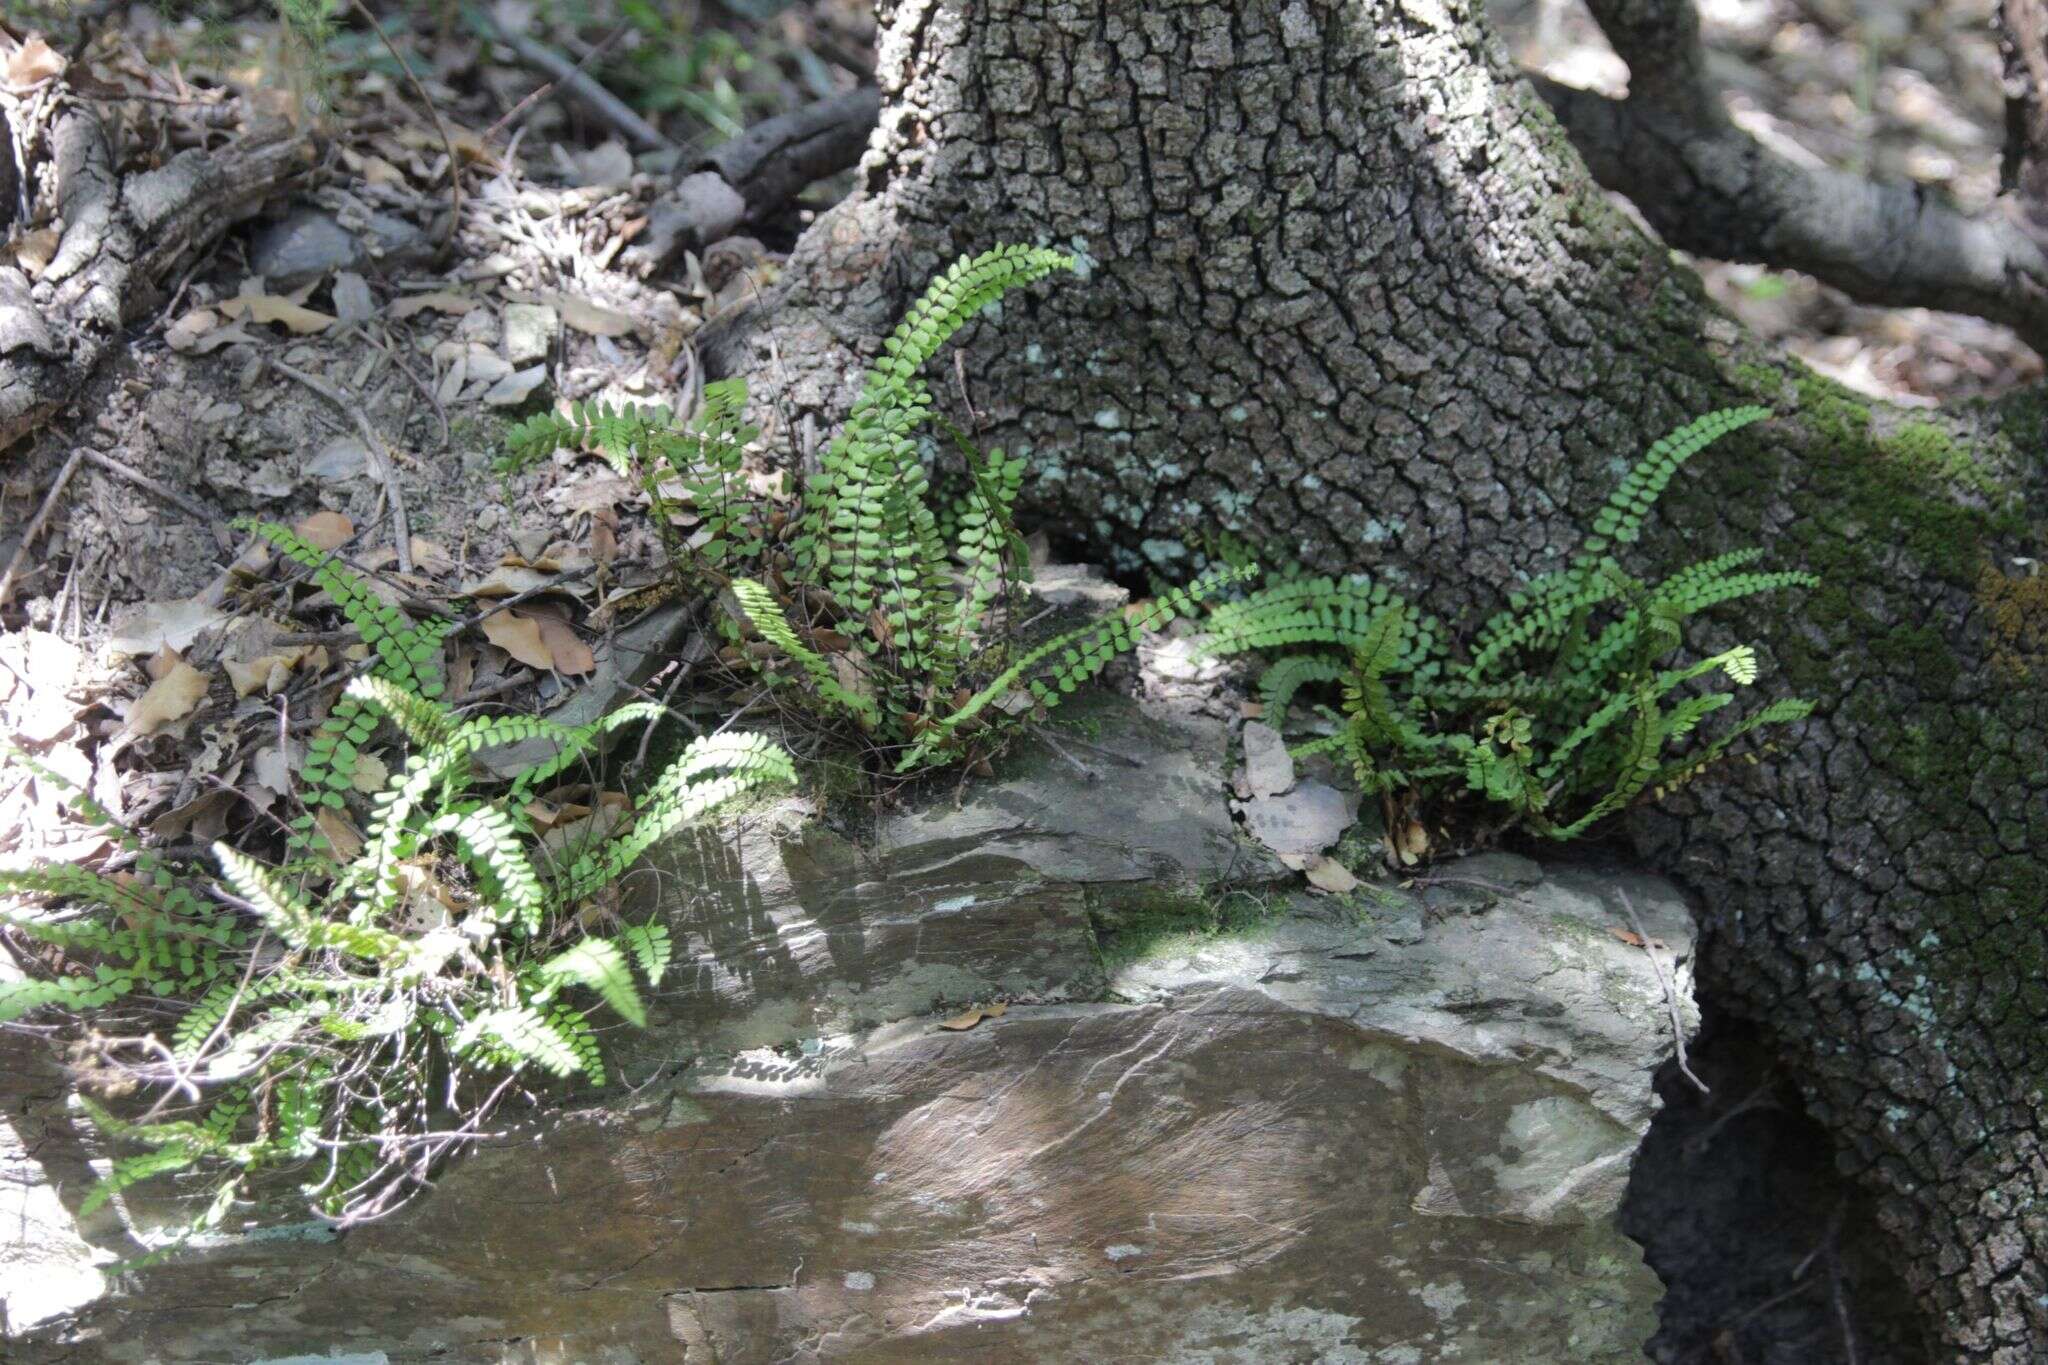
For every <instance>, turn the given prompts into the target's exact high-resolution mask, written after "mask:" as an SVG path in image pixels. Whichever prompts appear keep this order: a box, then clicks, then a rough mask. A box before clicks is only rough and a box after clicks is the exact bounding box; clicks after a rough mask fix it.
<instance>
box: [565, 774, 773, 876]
mask: <svg viewBox="0 0 2048 1365" xmlns="http://www.w3.org/2000/svg"><path fill="white" fill-rule="evenodd" d="M795 784H796V767H795V765H794V764H793V763H791V761H790V757H789V755H788V753H787V752H785V751H784V750H783V748H782V747H781V746H780V745H778V744H776V743H775V742H774V741H772V740H770V739H769V738H768V737H767V736H765V735H751V734H737V733H734V734H723V735H706V736H704V737H703V738H701V739H695V740H692V741H691V742H690V745H689V747H688V748H686V749H684V750H683V752H682V754H681V755H680V756H678V757H677V759H676V760H675V762H673V763H671V764H670V765H669V766H668V768H667V769H666V770H665V771H664V772H663V773H662V774H661V776H660V777H659V778H657V779H656V780H655V781H654V783H653V785H652V786H651V787H650V788H649V790H648V791H647V793H646V794H645V795H644V796H643V797H641V799H640V801H639V802H638V803H637V805H636V808H635V810H634V814H633V824H632V826H631V827H630V828H629V829H627V830H626V832H625V833H623V834H619V835H616V836H614V837H613V838H612V839H611V841H610V842H608V843H606V844H604V845H602V846H600V847H598V848H596V849H591V850H586V851H585V852H583V853H581V854H579V855H578V856H577V858H576V859H575V861H574V862H572V863H571V864H570V865H569V869H568V872H567V873H566V874H565V875H564V876H563V877H562V878H561V880H560V882H559V883H558V886H559V891H558V893H557V899H558V900H559V902H560V903H561V904H563V905H574V904H576V903H577V902H578V901H580V900H582V899H583V898H585V897H586V896H589V895H591V894H592V893H593V892H595V891H596V890H597V889H598V888H599V887H601V886H605V885H607V884H609V883H611V882H614V881H617V880H618V879H619V878H620V877H621V876H623V875H624V873H625V871H626V869H627V868H628V867H630V866H632V865H633V863H634V862H635V861H636V860H637V859H638V858H639V857H640V855H641V854H643V853H645V852H646V851H647V850H648V849H649V848H651V847H653V845H654V842H655V841H656V840H657V839H661V838H663V837H665V836H667V835H668V834H669V833H671V832H672V831H674V830H675V829H677V828H678V827H679V826H681V825H683V824H684V823H686V822H688V821H691V820H697V819H701V818H702V817H704V816H706V815H709V814H710V813H711V812H712V811H714V810H716V809H717V808H718V807H719V806H721V805H724V804H725V803H726V802H728V801H732V800H734V799H736V798H738V797H740V796H743V795H745V794H747V793H749V792H753V791H760V790H763V789H765V788H768V787H771V786H794V785H795Z"/></svg>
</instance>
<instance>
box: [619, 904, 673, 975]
mask: <svg viewBox="0 0 2048 1365" xmlns="http://www.w3.org/2000/svg"><path fill="white" fill-rule="evenodd" d="M619 942H621V943H623V944H625V945H626V951H628V952H629V953H631V954H632V955H633V961H634V962H635V963H636V964H637V965H638V966H639V968H640V975H642V976H644V977H646V978H647V984H648V985H650V986H659V985H660V984H661V978H662V977H663V976H665V975H667V974H668V959H669V951H670V947H671V944H670V942H669V933H668V926H667V925H666V924H663V923H662V922H661V921H659V920H649V921H648V922H647V923H646V924H629V925H627V926H626V927H625V928H623V929H621V930H620V931H619Z"/></svg>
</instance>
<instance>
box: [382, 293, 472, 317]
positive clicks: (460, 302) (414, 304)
mask: <svg viewBox="0 0 2048 1365" xmlns="http://www.w3.org/2000/svg"><path fill="white" fill-rule="evenodd" d="M475 307H476V300H475V299H472V298H468V297H466V296H464V295H461V294H456V293H452V292H450V291H449V290H446V289H436V290H434V291H433V292H432V293H430V294H407V295H406V296H405V297H404V298H401V299H394V300H392V302H391V306H390V307H388V308H386V309H385V310H384V312H385V314H386V315H387V316H389V317H394V318H409V317H411V316H412V315H413V314H414V313H424V312H426V311H427V310H428V309H429V308H431V309H433V310H434V311H435V312H437V313H452V314H454V315H455V316H457V317H460V316H462V315H463V314H464V313H467V312H469V311H471V310H472V309H474V308H475Z"/></svg>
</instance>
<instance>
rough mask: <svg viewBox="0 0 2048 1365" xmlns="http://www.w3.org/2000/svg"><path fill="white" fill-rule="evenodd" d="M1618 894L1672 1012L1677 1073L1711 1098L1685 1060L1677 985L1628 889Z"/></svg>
mask: <svg viewBox="0 0 2048 1365" xmlns="http://www.w3.org/2000/svg"><path fill="white" fill-rule="evenodd" d="M1614 890H1615V893H1616V894H1617V895H1619V896H1620V897H1621V908H1622V909H1623V910H1624V911H1626V912H1627V913H1628V922H1629V927H1630V928H1632V929H1634V930H1635V931H1636V937H1637V938H1639V939H1641V940H1642V941H1643V952H1644V953H1646V954H1648V955H1649V959H1650V970H1651V971H1653V972H1655V973H1656V974H1657V984H1658V985H1660V986H1662V987H1663V988H1664V1004H1665V1006H1666V1007H1667V1008H1668V1009H1669V1010H1670V1011H1671V1041H1672V1043H1673V1044H1674V1045H1675V1046H1676V1048H1677V1049H1678V1071H1679V1074H1680V1075H1682V1076H1684V1077H1685V1078H1686V1079H1687V1080H1689V1081H1691V1082H1692V1083H1693V1084H1694V1085H1695V1086H1697V1087H1698V1088H1699V1092H1700V1093H1701V1094H1702V1095H1711V1094H1712V1093H1713V1091H1711V1090H1709V1089H1707V1083H1706V1082H1705V1081H1703V1080H1701V1079H1700V1078H1699V1077H1698V1076H1695V1075H1694V1074H1693V1070H1692V1065H1691V1063H1689V1062H1687V1061H1686V1059H1685V1019H1684V1017H1683V1016H1682V1015H1681V1014H1680V1013H1679V1009H1678V983H1677V982H1675V981H1673V980H1672V979H1671V978H1670V977H1669V976H1667V975H1665V973H1664V963H1663V961H1662V960H1661V959H1660V958H1658V956H1657V947H1656V940H1654V939H1652V938H1651V937H1650V935H1649V934H1648V932H1646V931H1645V930H1644V928H1643V922H1642V921H1641V920H1640V919H1638V918H1636V907H1635V903H1634V902H1633V901H1631V900H1630V899H1629V898H1628V889H1627V888H1626V887H1621V886H1617V887H1615V888H1614Z"/></svg>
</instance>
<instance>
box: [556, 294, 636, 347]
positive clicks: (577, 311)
mask: <svg viewBox="0 0 2048 1365" xmlns="http://www.w3.org/2000/svg"><path fill="white" fill-rule="evenodd" d="M551 302H552V303H553V304H554V305H555V308H556V310H557V311H559V312H560V313H561V315H562V321H564V322H566V323H568V324H569V325H570V326H571V327H574V328H575V329H576V330H577V331H579V332H588V333H589V334H590V335H591V336H596V337H622V336H624V335H626V333H628V332H630V331H632V330H633V329H634V328H635V327H636V326H638V325H639V324H638V323H636V322H634V320H633V318H632V317H631V316H630V315H629V314H626V313H621V312H620V311H619V310H618V309H616V308H607V307H605V306H604V305H603V304H601V303H592V302H591V301H590V300H589V299H585V298H578V297H576V296H575V295H573V294H557V295H555V297H554V298H553V299H552V300H551Z"/></svg>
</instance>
